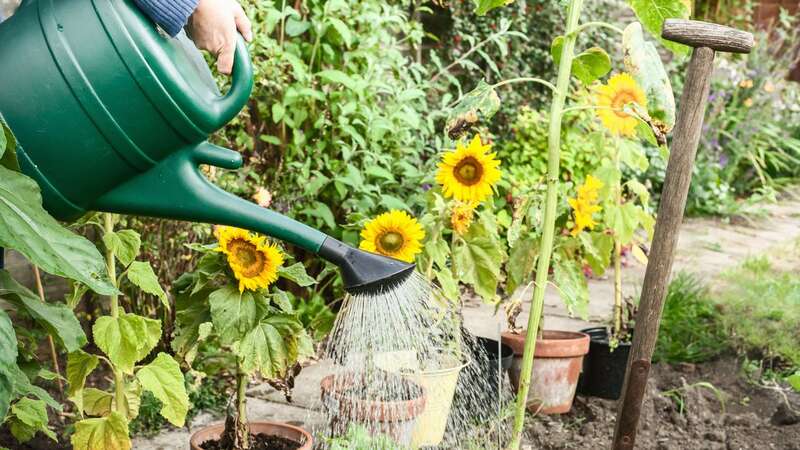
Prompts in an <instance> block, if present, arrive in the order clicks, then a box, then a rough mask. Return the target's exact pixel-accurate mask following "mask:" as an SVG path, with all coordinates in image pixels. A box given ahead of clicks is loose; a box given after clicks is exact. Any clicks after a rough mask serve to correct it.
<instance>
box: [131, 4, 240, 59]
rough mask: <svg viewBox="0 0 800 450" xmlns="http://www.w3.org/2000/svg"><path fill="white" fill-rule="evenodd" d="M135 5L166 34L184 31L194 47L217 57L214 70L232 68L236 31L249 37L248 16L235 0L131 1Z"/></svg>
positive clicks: (172, 34)
mask: <svg viewBox="0 0 800 450" xmlns="http://www.w3.org/2000/svg"><path fill="white" fill-rule="evenodd" d="M134 1H135V2H136V4H137V5H138V6H139V8H141V9H142V11H144V13H145V14H147V15H148V16H149V17H150V19H151V20H153V22H155V23H157V24H158V25H159V26H161V28H163V29H164V31H166V32H167V33H169V35H170V36H175V35H176V34H178V33H180V31H181V29H182V28H183V27H184V26H186V33H187V34H188V35H189V37H190V38H191V39H192V41H194V44H195V45H196V46H197V48H199V49H202V50H208V51H209V52H211V53H212V54H214V56H216V57H217V69H218V70H219V71H220V72H222V73H225V74H230V73H231V70H233V53H234V51H235V50H236V37H237V34H238V33H241V34H242V36H243V37H244V38H245V39H246V40H247V41H251V40H252V39H253V32H252V26H251V24H250V19H248V18H247V15H246V14H245V13H244V10H243V9H242V6H241V5H240V4H239V2H237V1H236V0H134Z"/></svg>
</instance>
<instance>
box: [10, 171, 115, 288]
mask: <svg viewBox="0 0 800 450" xmlns="http://www.w3.org/2000/svg"><path fill="white" fill-rule="evenodd" d="M0 247H4V248H13V249H14V250H17V251H18V252H20V253H22V254H23V255H25V257H26V258H28V260H29V261H31V263H33V264H36V265H37V266H39V267H41V268H42V269H43V270H44V271H45V272H49V273H52V274H54V275H59V276H63V277H66V278H70V279H73V280H77V281H80V282H82V283H84V284H86V285H88V286H89V287H90V288H91V289H92V290H94V291H95V292H97V293H98V294H102V295H110V294H115V293H117V292H118V291H117V289H116V288H115V287H114V286H113V285H112V284H111V280H110V279H109V278H108V273H107V271H106V266H105V262H104V260H103V257H102V256H101V255H100V252H99V251H97V248H95V246H94V245H93V244H92V243H91V242H89V241H88V240H87V239H86V238H84V237H81V236H78V235H77V234H75V233H72V232H71V231H69V230H67V229H66V228H64V227H62V226H61V224H59V223H58V222H57V221H56V220H55V219H53V218H52V217H51V216H50V215H49V214H48V213H47V212H46V211H45V210H44V208H42V196H41V193H40V191H39V186H38V185H37V184H36V182H35V181H33V180H32V179H30V178H28V177H26V176H25V175H23V174H21V173H18V172H14V171H11V170H8V169H7V168H5V167H3V166H0Z"/></svg>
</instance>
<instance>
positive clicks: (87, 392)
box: [83, 388, 114, 417]
mask: <svg viewBox="0 0 800 450" xmlns="http://www.w3.org/2000/svg"><path fill="white" fill-rule="evenodd" d="M113 410H114V396H113V395H112V394H111V393H110V392H106V391H101V390H100V389H95V388H86V389H84V391H83V412H84V414H86V415H89V416H96V417H100V416H106V415H108V414H109V413H110V412H111V411H113Z"/></svg>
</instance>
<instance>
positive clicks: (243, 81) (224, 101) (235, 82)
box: [212, 35, 253, 129]
mask: <svg viewBox="0 0 800 450" xmlns="http://www.w3.org/2000/svg"><path fill="white" fill-rule="evenodd" d="M252 90H253V63H252V61H251V60H250V53H249V52H248V51H247V44H246V43H245V41H244V38H243V37H242V36H241V35H239V36H237V41H236V52H235V54H234V59H233V74H232V79H231V88H230V90H228V93H227V94H225V95H223V96H220V97H218V98H217V99H216V100H214V102H213V103H214V104H213V108H212V110H213V111H214V112H215V119H214V122H215V127H214V128H215V129H219V128H222V127H223V126H224V125H225V124H227V123H228V122H230V121H231V119H233V118H234V117H236V115H237V114H238V113H239V111H241V109H242V106H243V105H244V104H245V103H246V102H247V99H248V98H249V97H250V92H252Z"/></svg>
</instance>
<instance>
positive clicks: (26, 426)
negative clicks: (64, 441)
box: [6, 397, 58, 443]
mask: <svg viewBox="0 0 800 450" xmlns="http://www.w3.org/2000/svg"><path fill="white" fill-rule="evenodd" d="M48 421H49V419H48V417H47V405H46V404H45V403H44V402H43V401H42V400H33V399H30V398H28V397H23V398H21V399H19V401H17V402H16V403H15V404H14V406H12V407H11V413H10V414H9V416H8V418H7V419H6V425H8V427H9V430H10V431H11V434H12V435H13V436H14V438H15V439H16V440H17V441H19V442H21V443H25V442H28V441H30V440H31V439H33V437H34V436H35V435H36V433H38V432H42V433H43V434H45V435H46V436H47V437H49V438H50V439H52V440H54V441H56V442H58V438H57V437H56V434H55V433H54V432H53V430H51V429H50V428H49V427H48Z"/></svg>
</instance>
